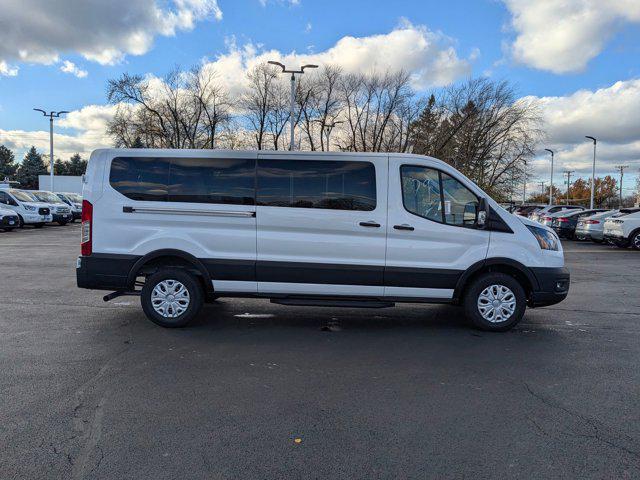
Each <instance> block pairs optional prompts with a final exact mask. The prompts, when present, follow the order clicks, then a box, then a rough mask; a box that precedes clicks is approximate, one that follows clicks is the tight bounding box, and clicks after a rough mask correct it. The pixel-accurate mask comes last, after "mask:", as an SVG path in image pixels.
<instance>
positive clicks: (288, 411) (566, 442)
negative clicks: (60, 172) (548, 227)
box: [0, 224, 640, 480]
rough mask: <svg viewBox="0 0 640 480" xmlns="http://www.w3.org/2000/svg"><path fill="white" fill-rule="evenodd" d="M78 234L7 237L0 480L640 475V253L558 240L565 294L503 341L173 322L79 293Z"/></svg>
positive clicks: (217, 314) (228, 320) (461, 327)
mask: <svg viewBox="0 0 640 480" xmlns="http://www.w3.org/2000/svg"><path fill="white" fill-rule="evenodd" d="M79 236H80V232H79V226H78V225H77V224H75V225H68V226H66V227H53V226H52V227H45V228H44V229H41V230H34V229H30V228H25V229H24V230H21V231H14V232H11V233H2V232H0V298H1V299H2V301H1V302H0V366H1V368H0V478H1V479H3V480H5V479H13V478H20V479H53V478H56V479H58V478H60V479H62V478H64V479H67V478H69V479H80V478H87V479H107V478H108V479H147V478H150V479H154V480H155V479H192V478H193V479H227V478H238V479H253V478H256V479H274V478H304V479H307V478H327V479H343V478H344V479H360V478H362V479H373V478H390V479H399V478H471V479H482V478H571V479H575V478H582V479H584V478H598V479H602V478H616V479H620V478H639V477H640V387H639V386H640V368H639V364H638V360H639V359H640V288H639V283H638V271H639V270H638V266H639V265H640V252H636V251H632V250H620V249H617V248H615V247H607V246H600V245H595V244H588V243H576V242H567V243H565V250H566V258H567V263H568V266H569V268H570V270H571V273H572V288H571V292H570V294H569V297H568V298H567V300H566V301H565V302H563V303H561V304H558V305H555V306H552V307H547V308H541V309H536V310H528V312H527V314H526V316H525V318H524V320H523V321H522V322H521V323H520V325H519V326H518V327H516V328H515V329H514V330H512V331H511V332H508V333H502V334H488V333H482V332H478V331H474V330H471V329H470V328H468V327H467V326H466V324H465V322H464V321H463V319H462V315H461V313H462V312H461V311H460V310H459V309H457V308H455V307H451V306H435V305H434V306H430V305H404V306H400V307H396V308H393V309H384V310H357V309H346V310H344V309H333V308H308V307H284V306H277V305H273V304H270V303H268V301H264V300H240V299H238V300H231V299H229V300H223V301H220V302H219V303H218V304H217V305H213V306H208V307H206V308H205V309H204V311H203V313H202V314H201V316H200V318H198V319H197V321H196V322H195V324H193V325H192V326H190V327H189V328H186V329H181V330H168V329H162V328H160V327H158V326H156V325H154V324H152V323H151V322H149V321H148V320H146V319H145V317H144V315H143V313H142V310H141V309H140V307H139V303H138V299H137V298H134V297H122V298H119V299H116V300H114V301H111V302H109V303H104V302H103V301H102V295H103V293H104V292H97V291H88V290H80V289H78V288H76V286H75V270H74V269H75V258H76V256H77V254H78V250H79V248H78V240H79ZM328 324H331V325H333V326H332V327H331V328H330V329H329V331H325V330H326V329H323V327H325V326H327V325H328Z"/></svg>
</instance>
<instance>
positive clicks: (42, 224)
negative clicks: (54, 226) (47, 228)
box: [33, 223, 44, 228]
mask: <svg viewBox="0 0 640 480" xmlns="http://www.w3.org/2000/svg"><path fill="white" fill-rule="evenodd" d="M42 227H44V223H34V224H33V228H42Z"/></svg>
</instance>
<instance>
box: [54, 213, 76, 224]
mask: <svg viewBox="0 0 640 480" xmlns="http://www.w3.org/2000/svg"><path fill="white" fill-rule="evenodd" d="M52 217H53V220H52V221H53V222H70V221H71V220H73V215H72V214H71V213H54V214H53V215H52Z"/></svg>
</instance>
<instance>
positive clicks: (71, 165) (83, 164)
mask: <svg viewBox="0 0 640 480" xmlns="http://www.w3.org/2000/svg"><path fill="white" fill-rule="evenodd" d="M66 166H67V170H66V173H65V175H75V176H80V175H84V173H85V172H86V171H87V161H86V160H83V159H82V157H81V156H80V154H79V153H75V154H73V155H72V156H71V158H70V159H69V162H68V163H67V165H66Z"/></svg>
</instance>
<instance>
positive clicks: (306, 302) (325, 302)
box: [271, 298, 395, 308]
mask: <svg viewBox="0 0 640 480" xmlns="http://www.w3.org/2000/svg"><path fill="white" fill-rule="evenodd" d="M271 303H276V304H278V305H291V306H296V307H347V308H388V307H394V306H395V303H393V302H383V301H376V300H340V299H333V298H332V299H322V298H272V299H271Z"/></svg>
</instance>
